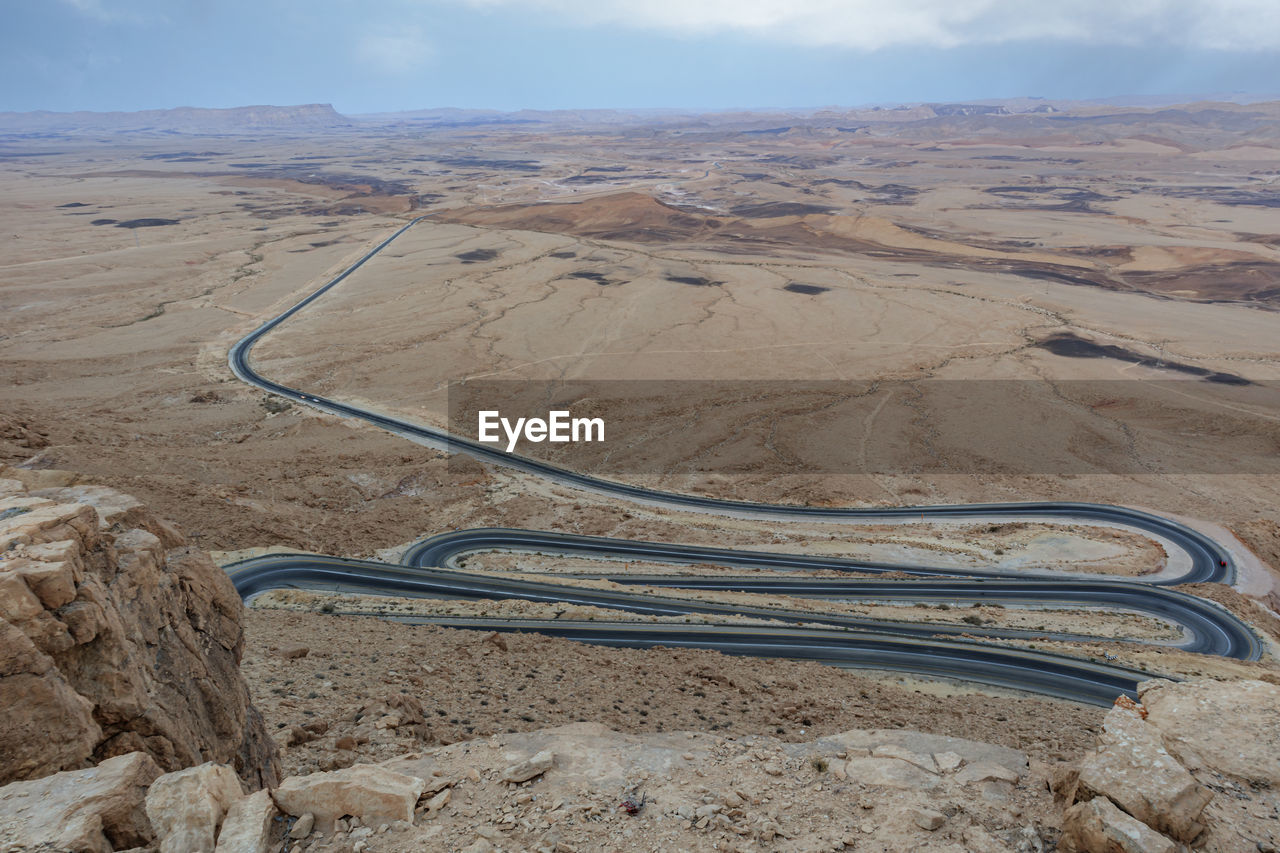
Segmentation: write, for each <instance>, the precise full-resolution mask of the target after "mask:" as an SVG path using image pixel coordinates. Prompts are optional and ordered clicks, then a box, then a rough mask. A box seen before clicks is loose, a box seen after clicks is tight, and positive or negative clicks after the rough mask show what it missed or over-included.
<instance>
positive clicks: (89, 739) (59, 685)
mask: <svg viewBox="0 0 1280 853" xmlns="http://www.w3.org/2000/svg"><path fill="white" fill-rule="evenodd" d="M0 719H2V720H4V725H3V726H0V782H3V781H7V780H11V779H28V778H33V777H38V776H41V775H45V774H47V773H48V772H50V771H51V770H56V769H59V768H64V767H77V766H80V765H82V764H84V763H85V761H86V758H87V757H88V756H90V755H92V754H93V749H94V747H95V746H96V745H97V744H98V743H99V742H100V741H101V740H102V728H101V727H100V726H99V725H98V722H97V721H96V720H95V719H94V718H93V703H92V702H90V701H89V700H88V699H86V698H85V697H83V696H81V695H80V694H79V693H77V692H76V691H75V688H74V687H72V686H71V684H70V683H69V682H68V681H67V679H66V677H65V676H63V674H62V673H61V672H59V670H58V668H57V666H56V665H55V663H54V660H53V658H51V657H49V656H48V655H47V654H45V653H44V652H42V651H40V650H39V649H37V648H36V647H35V644H33V643H32V642H31V640H30V638H28V637H27V636H26V635H25V634H24V633H23V632H22V631H21V630H20V629H19V628H18V627H17V626H15V625H12V624H10V623H9V622H7V621H5V620H0Z"/></svg>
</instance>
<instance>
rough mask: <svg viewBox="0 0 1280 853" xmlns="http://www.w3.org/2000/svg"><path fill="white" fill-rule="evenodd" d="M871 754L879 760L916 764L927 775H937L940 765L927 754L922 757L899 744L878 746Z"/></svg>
mask: <svg viewBox="0 0 1280 853" xmlns="http://www.w3.org/2000/svg"><path fill="white" fill-rule="evenodd" d="M871 754H872V755H874V756H875V757H877V758H896V759H898V760H899V761H905V762H907V763H908V764H914V765H915V766H916V767H919V768H920V769H921V770H923V771H925V772H926V773H937V772H938V765H937V764H936V763H935V762H934V760H933V756H932V755H929V754H928V753H925V754H924V755H921V754H920V753H918V752H912V751H911V750H909V749H906V748H905V747H901V746H898V745H897V744H892V743H890V744H884V745H882V746H877V747H876V748H875V749H873V750H871Z"/></svg>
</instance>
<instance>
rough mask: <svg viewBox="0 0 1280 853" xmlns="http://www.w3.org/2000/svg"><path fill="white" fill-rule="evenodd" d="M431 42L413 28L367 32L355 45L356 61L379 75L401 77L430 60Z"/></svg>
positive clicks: (432, 52) (431, 53) (432, 51)
mask: <svg viewBox="0 0 1280 853" xmlns="http://www.w3.org/2000/svg"><path fill="white" fill-rule="evenodd" d="M433 54H434V50H433V49H432V47H431V42H430V41H428V39H427V38H426V37H425V36H423V34H422V32H421V31H420V30H419V29H417V28H416V27H401V28H400V29H398V30H396V31H395V32H380V33H370V34H367V35H364V36H361V37H360V38H359V39H357V40H356V43H355V57H356V60H357V61H359V62H361V63H363V64H364V65H365V66H367V67H369V68H372V69H373V70H374V71H377V72H379V73H381V74H388V75H404V74H410V73H412V72H414V71H417V70H419V69H420V68H422V67H424V66H425V65H427V63H429V62H430V61H431V57H432V55H433Z"/></svg>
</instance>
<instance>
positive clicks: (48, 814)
mask: <svg viewBox="0 0 1280 853" xmlns="http://www.w3.org/2000/svg"><path fill="white" fill-rule="evenodd" d="M159 775H160V768H159V767H157V766H156V763H155V761H153V760H152V759H151V756H149V755H147V754H146V753H142V752H131V753H129V754H128V755H118V756H116V757H115V758H109V759H107V760H106V761H104V762H102V763H101V764H99V765H98V766H97V767H89V768H86V769H84V770H67V771H63V772H62V773H55V774H54V775H52V776H46V777H45V778H43V779H37V780H35V781H32V782H14V783H13V784H11V785H8V786H6V787H4V788H3V789H0V850H3V851H5V853H8V851H11V850H15V851H16V850H74V851H77V853H80V851H89V853H111V851H112V850H127V849H129V848H131V847H138V846H141V845H144V844H149V843H150V842H151V840H152V838H153V836H154V833H153V832H152V829H151V823H150V821H149V820H148V819H147V812H146V809H145V807H144V802H145V798H146V795H147V786H148V785H150V784H151V783H152V782H153V781H155V779H156V777H157V776H159Z"/></svg>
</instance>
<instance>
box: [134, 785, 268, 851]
mask: <svg viewBox="0 0 1280 853" xmlns="http://www.w3.org/2000/svg"><path fill="white" fill-rule="evenodd" d="M243 797H244V791H243V790H242V789H241V788H240V780H239V778H238V777H237V776H236V773H235V771H234V770H232V769H231V768H230V767H227V766H226V765H224V764H212V763H209V764H201V765H200V766H199V767H191V768H189V769H187V770H179V771H177V772H175V773H166V774H165V775H163V776H161V777H160V778H159V779H157V780H156V781H155V782H154V783H153V784H152V785H151V790H150V791H148V792H147V817H149V818H150V819H151V826H152V828H153V829H155V832H156V838H157V839H158V840H159V842H160V853H213V849H214V844H215V842H216V841H217V838H218V829H219V828H220V827H221V826H222V821H223V819H224V818H225V817H226V815H227V809H229V808H231V806H232V804H234V803H235V802H236V801H237V800H240V799H242V798H243Z"/></svg>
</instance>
